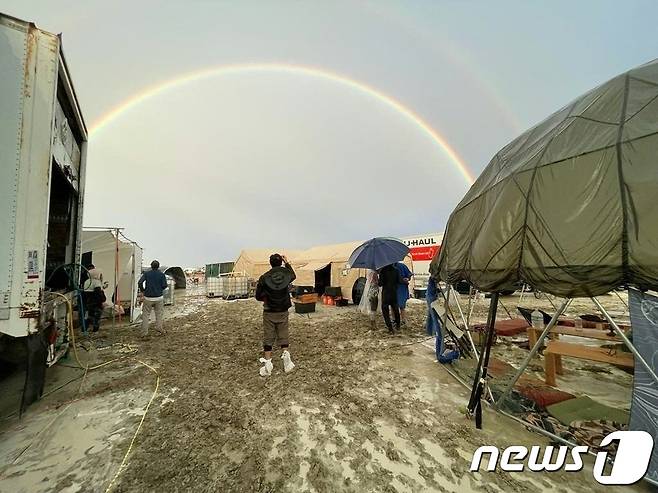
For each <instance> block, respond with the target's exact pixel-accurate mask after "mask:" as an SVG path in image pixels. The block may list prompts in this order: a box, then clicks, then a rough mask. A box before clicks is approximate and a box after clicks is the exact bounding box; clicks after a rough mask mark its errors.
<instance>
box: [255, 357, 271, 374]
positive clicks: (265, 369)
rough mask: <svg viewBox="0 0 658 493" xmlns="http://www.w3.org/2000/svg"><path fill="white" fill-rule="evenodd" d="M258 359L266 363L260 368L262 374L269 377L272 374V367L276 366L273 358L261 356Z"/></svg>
mask: <svg viewBox="0 0 658 493" xmlns="http://www.w3.org/2000/svg"><path fill="white" fill-rule="evenodd" d="M258 361H260V362H261V363H265V364H264V365H263V366H261V367H260V370H259V373H260V376H261V377H269V376H270V375H271V374H272V368H274V365H273V364H272V360H271V359H265V358H261V359H259V360H258Z"/></svg>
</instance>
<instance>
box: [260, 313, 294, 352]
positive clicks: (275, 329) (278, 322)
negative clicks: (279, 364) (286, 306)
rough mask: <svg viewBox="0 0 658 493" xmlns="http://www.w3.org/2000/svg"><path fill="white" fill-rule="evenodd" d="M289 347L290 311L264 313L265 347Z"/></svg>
mask: <svg viewBox="0 0 658 493" xmlns="http://www.w3.org/2000/svg"><path fill="white" fill-rule="evenodd" d="M277 342H278V344H279V346H287V345H288V311H285V312H263V346H274V344H275V343H277Z"/></svg>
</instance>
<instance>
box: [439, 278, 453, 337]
mask: <svg viewBox="0 0 658 493" xmlns="http://www.w3.org/2000/svg"><path fill="white" fill-rule="evenodd" d="M439 289H440V288H439ZM446 291H448V292H447V293H446V295H445V296H444V298H445V302H446V319H445V320H444V321H443V326H444V327H447V326H448V310H450V292H451V291H452V286H451V285H450V284H447V283H446ZM446 330H447V329H446Z"/></svg>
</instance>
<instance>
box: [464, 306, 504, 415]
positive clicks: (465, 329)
mask: <svg viewBox="0 0 658 493" xmlns="http://www.w3.org/2000/svg"><path fill="white" fill-rule="evenodd" d="M469 300H470V296H469ZM455 301H456V302H457V308H458V309H459V315H460V316H461V319H462V322H463V323H464V332H466V337H467V338H468V342H469V343H470V345H471V349H472V350H473V354H474V355H475V358H476V359H480V354H479V353H478V350H477V348H476V347H475V343H474V342H473V337H471V331H470V330H468V329H469V327H470V326H469V324H468V320H466V317H464V312H463V311H462V307H461V305H460V304H459V298H457V296H455ZM487 395H488V396H489V400H490V401H491V402H495V401H494V397H493V394H492V393H491V389H490V388H489V387H487Z"/></svg>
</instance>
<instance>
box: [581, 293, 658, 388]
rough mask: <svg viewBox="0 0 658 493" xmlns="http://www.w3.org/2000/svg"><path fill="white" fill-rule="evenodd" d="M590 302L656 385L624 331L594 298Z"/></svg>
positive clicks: (657, 378)
mask: <svg viewBox="0 0 658 493" xmlns="http://www.w3.org/2000/svg"><path fill="white" fill-rule="evenodd" d="M592 301H593V302H594V304H595V305H596V306H597V307H598V309H599V310H601V313H602V314H603V316H604V317H605V318H606V320H607V321H608V323H609V324H610V325H611V326H612V328H613V329H614V330H615V332H616V333H617V335H618V336H619V338H620V339H621V340H622V341H624V344H626V347H628V349H630V350H631V352H632V353H633V355H634V356H635V357H636V358H637V360H638V361H639V362H640V364H641V365H642V366H644V368H645V370H647V373H649V375H651V378H653V380H654V382H656V384H658V375H656V373H655V372H654V371H653V369H652V368H651V367H650V366H649V364H648V363H647V362H646V360H645V359H644V358H643V357H642V355H641V354H640V352H639V351H638V350H637V349H635V346H633V343H632V342H631V341H630V340H629V339H628V337H626V334H624V331H623V330H621V329H620V328H619V326H618V325H617V324H616V323H615V321H614V320H612V317H611V316H610V314H609V313H608V312H607V311H606V309H605V308H603V305H601V303H600V302H599V300H597V299H596V298H592Z"/></svg>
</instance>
